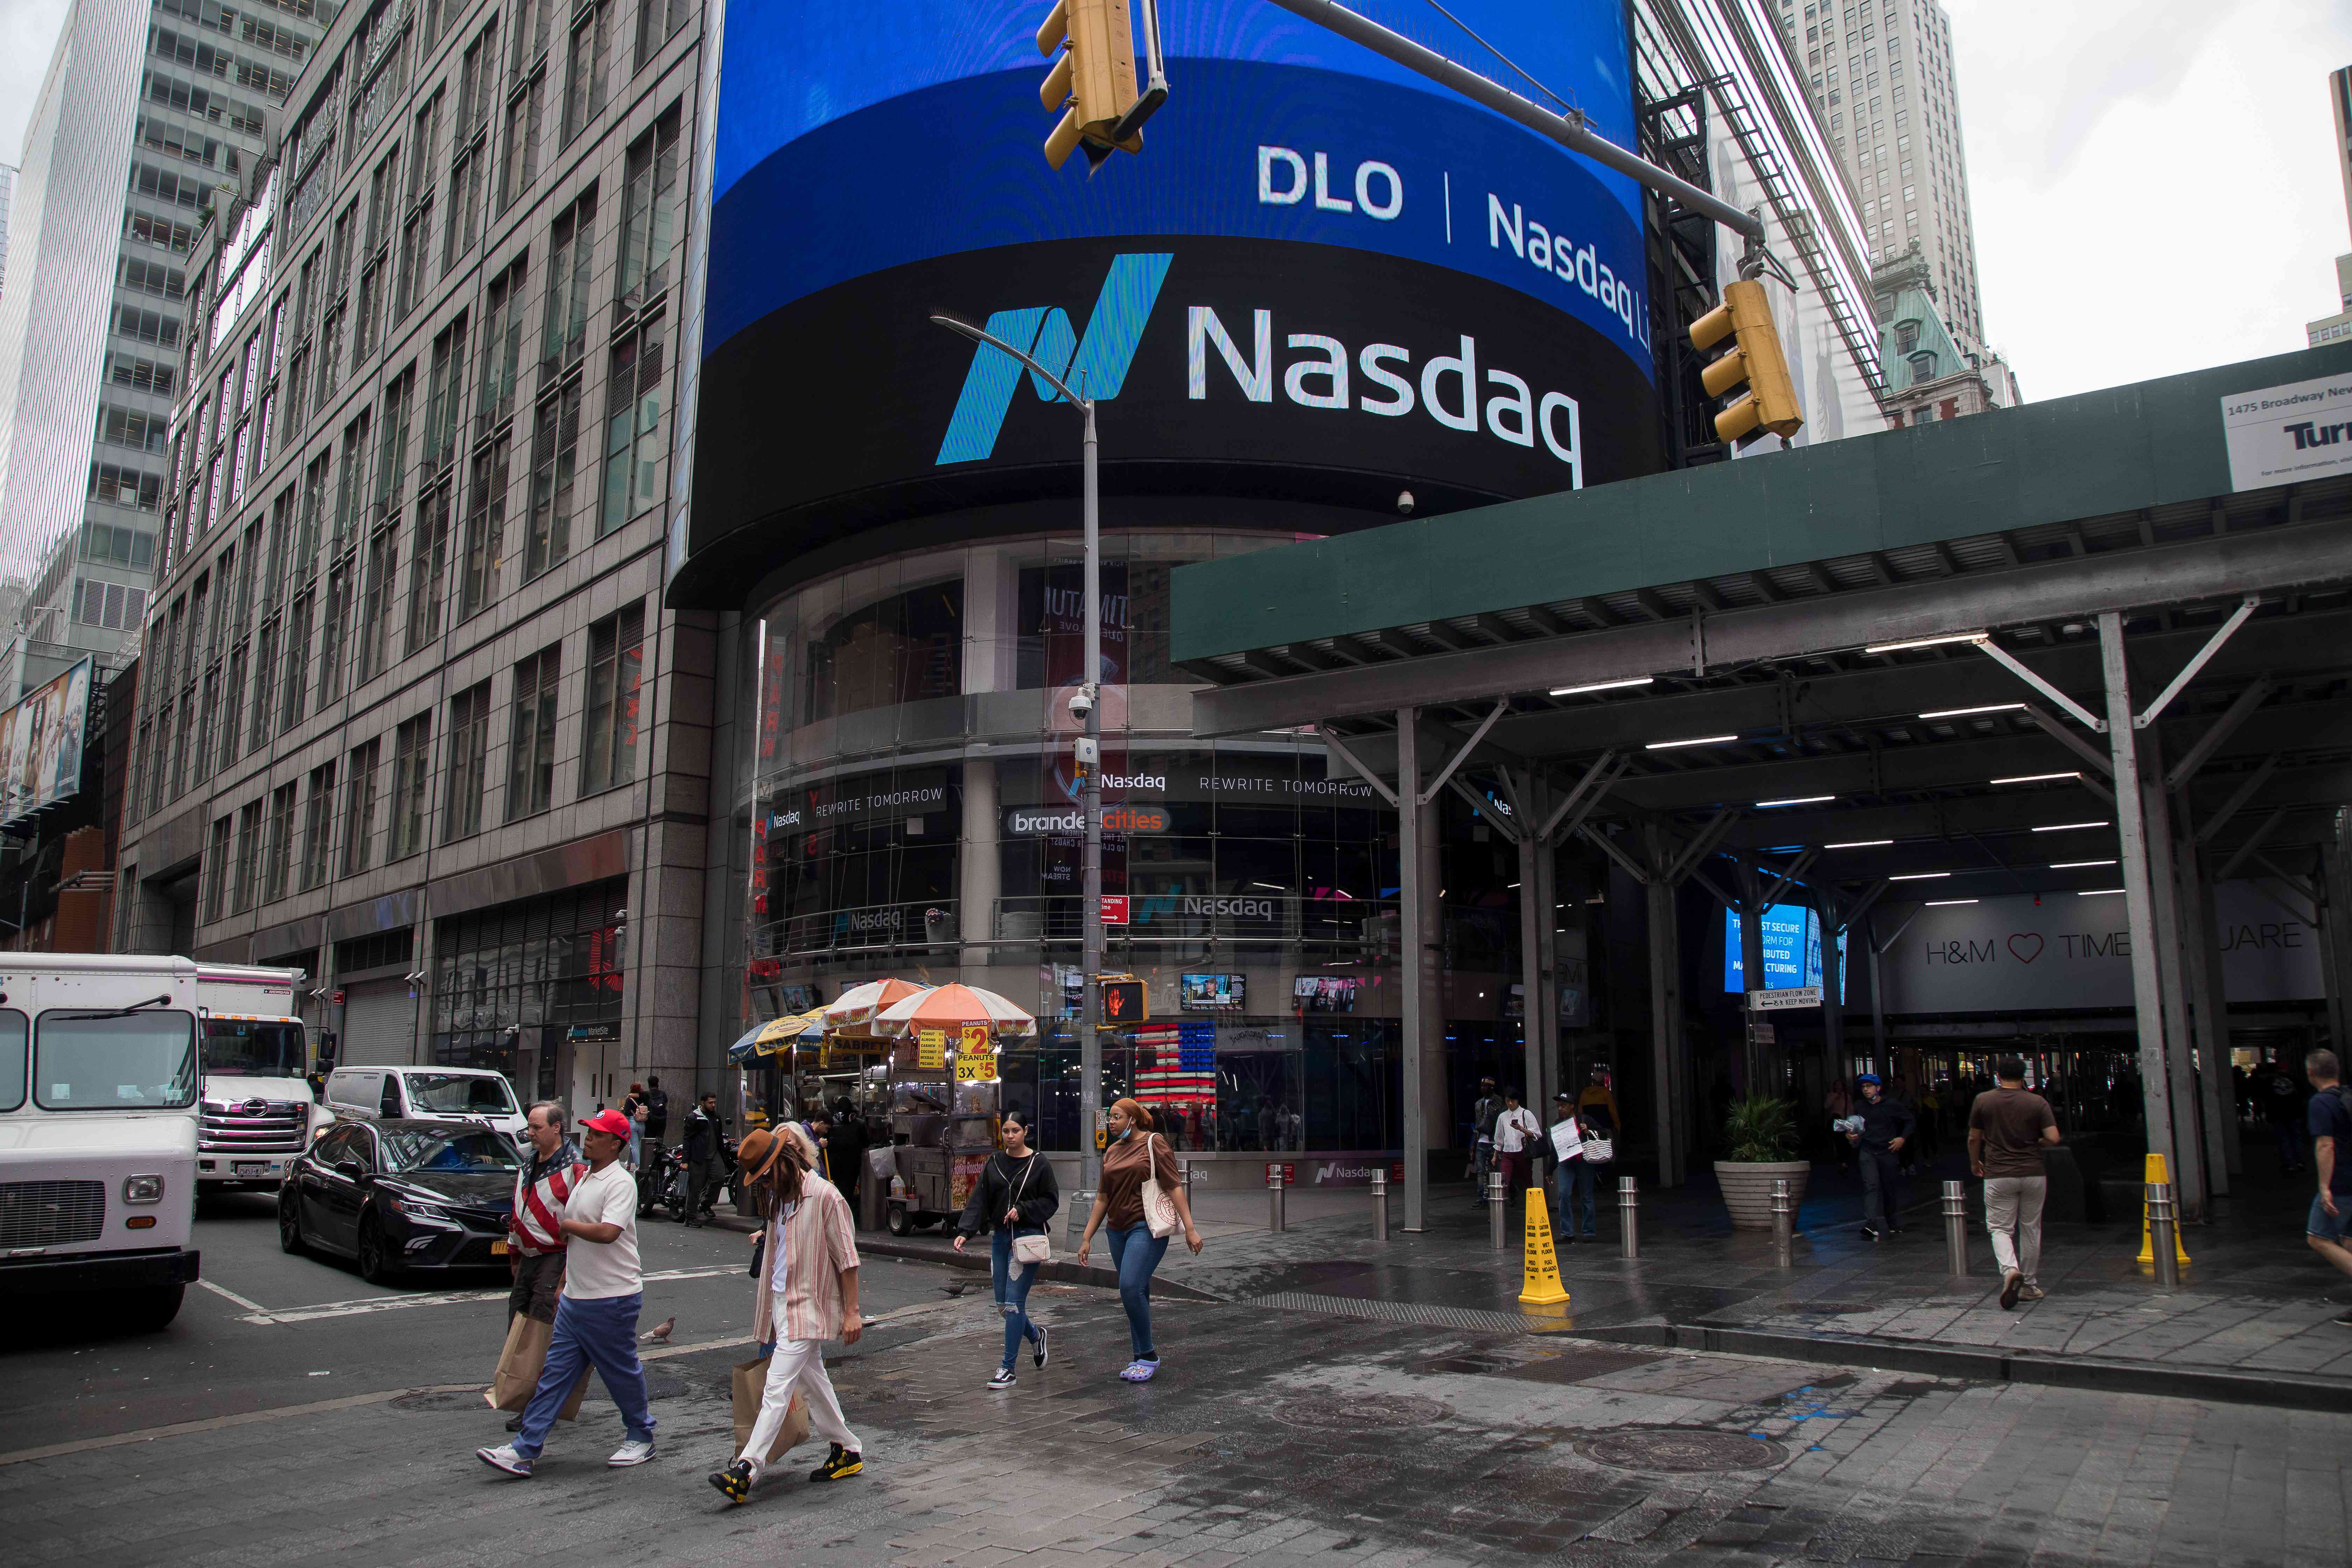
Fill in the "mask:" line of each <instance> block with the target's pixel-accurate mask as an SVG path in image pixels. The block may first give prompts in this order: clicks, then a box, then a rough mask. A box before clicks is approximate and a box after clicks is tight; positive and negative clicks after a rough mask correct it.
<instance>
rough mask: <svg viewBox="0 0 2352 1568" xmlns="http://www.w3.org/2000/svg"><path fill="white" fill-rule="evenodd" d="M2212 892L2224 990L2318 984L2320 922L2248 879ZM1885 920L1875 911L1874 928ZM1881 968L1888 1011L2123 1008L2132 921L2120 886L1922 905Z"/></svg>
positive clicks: (2303, 990) (2258, 997)
mask: <svg viewBox="0 0 2352 1568" xmlns="http://www.w3.org/2000/svg"><path fill="white" fill-rule="evenodd" d="M2215 903H2216V906H2217V908H2218V910H2219V911H2220V915H2221V979H2222V986H2223V991H2224V994H2226V995H2227V996H2228V998H2229V1000H2231V1001H2232V1002H2285V1001H2299V1000H2305V999H2308V998H2312V997H2316V996H2318V995H2320V994H2322V993H2321V984H2320V975H2319V945H2318V937H2317V933H2315V931H2313V930H2312V928H2311V926H2310V924H2309V923H2308V922H2307V921H2305V919H2304V918H2303V916H2302V915H2301V914H2300V913H2298V912H2296V911H2294V910H2291V909H2289V908H2288V907H2286V906H2284V905H2283V904H2282V903H2280V902H2279V901H2278V900H2275V899H2273V898H2272V897H2271V896H2270V895H2269V894H2268V893H2267V892H2265V891H2264V890H2263V889H2262V888H2260V887H2258V886H2256V885H2255V884H2253V883H2251V882H2224V883H2222V884H2221V887H2220V889H2218V890H2217V896H2216V900H2215ZM1896 918H1899V917H1896ZM1887 919H1888V917H1887V916H1886V915H1883V914H1882V915H1880V916H1879V917H1878V921H1879V929H1880V930H1882V931H1883V930H1885V929H1886V921H1887ZM1880 972H1881V973H1882V974H1883V975H1884V977H1885V983H1886V1009H1887V1011H1888V1012H1890V1013H1989V1012H2008V1011H2011V1010H2013V1009H2017V1008H2041V1007H2128V1006H2130V1005H2131V1004H2132V978H2131V931H2130V930H2129V927H2128V925H2127V924H2126V919H2125V915H2124V900H2123V895H2122V894H2120V893H2116V894H2111V895H2108V896H2106V897H2103V898H2095V899H2084V898H2077V897H2075V896H2074V895H2073V894H2071V893H2065V894H2055V895H2045V896H2044V897H2043V899H2042V902H2041V903H2040V904H2039V905H2036V904H2035V903H2034V901H2033V900H2032V898H2031V897H2026V896H2020V897H2015V898H2004V899H1987V900H1984V901H1982V902H1981V903H1976V904H1963V905H1956V906H1952V907H1949V908H1945V909H1929V910H1921V911H1920V912H1919V918H1918V919H1917V920H1916V921H1912V922H1911V927H1910V929H1909V930H1908V931H1905V932H1904V933H1903V935H1902V936H1901V938H1900V939H1898V940H1897V941H1896V942H1895V945H1894V946H1893V947H1892V948H1890V949H1889V950H1888V951H1887V952H1886V955H1885V958H1883V959H1882V960H1880Z"/></svg>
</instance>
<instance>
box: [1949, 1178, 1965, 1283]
mask: <svg viewBox="0 0 2352 1568" xmlns="http://www.w3.org/2000/svg"><path fill="white" fill-rule="evenodd" d="M1944 1263H1945V1266H1946V1267H1947V1268H1949V1269H1950V1270H1951V1272H1952V1273H1954V1274H1956V1275H1958V1274H1966V1273H1967V1272H1968V1271H1969V1184H1967V1183H1966V1182H1946V1183H1945V1184H1944Z"/></svg>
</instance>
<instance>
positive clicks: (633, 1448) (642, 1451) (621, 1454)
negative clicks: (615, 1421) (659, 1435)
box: [604, 1437, 654, 1470]
mask: <svg viewBox="0 0 2352 1568" xmlns="http://www.w3.org/2000/svg"><path fill="white" fill-rule="evenodd" d="M653 1457H654V1445H653V1440H652V1439H651V1438H648V1437H632V1438H630V1439H629V1440H628V1441H627V1442H625V1443H624V1444H622V1445H621V1446H620V1447H618V1448H616V1449H614V1451H613V1457H612V1458H609V1459H607V1460H605V1461H604V1462H605V1463H606V1464H608V1465H610V1466H612V1467H613V1468H614V1469H616V1470H624V1469H626V1468H629V1467H630V1466H631V1465H642V1464H644V1463H645V1462H646V1460H647V1459H650V1458H653Z"/></svg>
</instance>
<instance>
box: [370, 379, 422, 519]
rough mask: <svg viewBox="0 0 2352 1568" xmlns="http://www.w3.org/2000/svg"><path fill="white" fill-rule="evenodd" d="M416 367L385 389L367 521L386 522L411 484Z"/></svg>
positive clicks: (397, 508) (395, 510) (393, 380)
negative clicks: (410, 440)
mask: <svg viewBox="0 0 2352 1568" xmlns="http://www.w3.org/2000/svg"><path fill="white" fill-rule="evenodd" d="M415 405H416V366H415V363H410V364H409V366H408V367H407V368H406V369H405V370H403V371H402V372H401V373H400V374H398V375H396V376H394V377H393V378H392V381H391V383H390V384H388V385H386V386H385V388H384V391H383V424H382V425H381V426H378V434H379V435H380V437H382V438H381V440H380V442H379V444H378V446H377V448H376V455H375V499H374V504H373V506H372V507H370V508H369V510H368V521H371V522H383V521H386V520H387V519H389V518H390V517H392V515H393V514H394V513H395V512H397V511H399V510H400V501H401V494H402V492H403V491H404V489H406V488H407V483H408V473H407V468H408V426H409V420H410V418H411V416H413V415H414V414H415Z"/></svg>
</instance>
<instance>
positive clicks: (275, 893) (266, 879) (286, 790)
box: [261, 784, 298, 903]
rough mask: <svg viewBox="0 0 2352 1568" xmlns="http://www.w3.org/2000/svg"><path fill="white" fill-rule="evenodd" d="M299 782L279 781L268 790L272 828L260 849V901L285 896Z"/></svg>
mask: <svg viewBox="0 0 2352 1568" xmlns="http://www.w3.org/2000/svg"><path fill="white" fill-rule="evenodd" d="M297 788H298V786H296V785H294V784H279V785H278V787H277V788H276V789H274V790H272V791H270V792H269V830H268V837H267V839H265V840H264V843H263V847H262V852H261V901H262V902H264V903H273V902H275V901H276V900H279V899H282V898H284V897H285V896H286V873H287V868H288V861H289V859H290V858H292V854H293V846H294V796H295V794H296V791H297Z"/></svg>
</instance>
